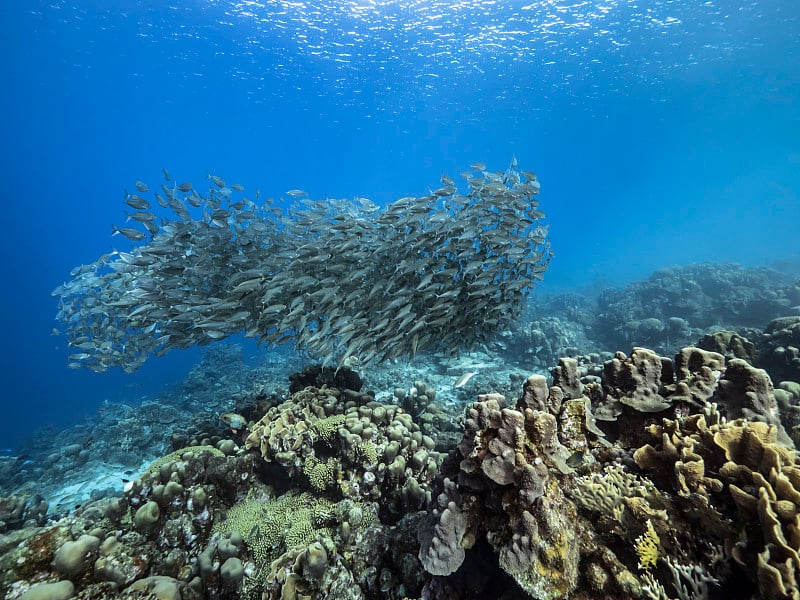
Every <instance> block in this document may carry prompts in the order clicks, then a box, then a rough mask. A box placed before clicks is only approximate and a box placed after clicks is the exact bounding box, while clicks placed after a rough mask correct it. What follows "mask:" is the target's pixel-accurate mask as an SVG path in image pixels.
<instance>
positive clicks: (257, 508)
mask: <svg viewBox="0 0 800 600" xmlns="http://www.w3.org/2000/svg"><path fill="white" fill-rule="evenodd" d="M331 506H332V503H331V502H330V501H328V500H325V499H322V498H316V497H314V496H313V495H311V494H309V493H302V494H298V493H296V492H288V493H286V494H284V495H283V496H279V497H277V498H271V499H268V500H245V501H243V502H239V503H238V504H235V505H234V506H232V507H231V508H230V509H229V510H228V513H227V516H226V519H225V521H224V522H221V523H218V524H217V525H215V527H214V530H213V533H215V534H217V533H219V534H225V533H230V532H233V531H235V532H237V533H238V534H239V535H241V536H242V539H243V540H244V541H245V543H246V544H247V547H248V548H249V549H250V551H251V553H252V554H253V558H254V559H255V562H256V564H257V565H259V566H261V567H263V566H268V565H269V563H271V562H272V561H273V560H275V559H276V558H278V556H280V555H281V554H282V553H283V552H285V551H286V550H287V549H288V548H291V547H292V546H296V545H302V544H308V543H310V542H311V541H312V540H313V539H314V538H315V537H316V536H317V535H320V534H325V535H330V531H329V529H327V528H326V527H324V525H326V524H327V523H328V521H329V515H331V514H332V510H331Z"/></svg>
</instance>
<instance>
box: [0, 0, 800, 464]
mask: <svg viewBox="0 0 800 600" xmlns="http://www.w3.org/2000/svg"><path fill="white" fill-rule="evenodd" d="M266 4H269V6H271V7H272V8H266V7H259V6H258V5H249V6H244V5H239V4H236V3H230V2H183V3H182V2H178V3H176V4H174V5H173V7H172V8H169V7H167V4H166V3H163V4H162V3H142V2H132V1H128V2H107V1H102V2H101V1H99V0H96V1H95V2H77V1H76V0H72V1H71V2H62V1H58V0H53V1H52V2H39V1H37V0H31V1H26V2H22V1H18V0H12V1H9V2H3V3H2V7H0V17H2V18H1V19H0V27H2V35H0V50H1V51H2V56H4V60H3V61H0V76H2V80H1V81H2V91H1V92H0V133H1V135H0V140H1V141H2V142H1V143H2V146H1V147H0V151H1V152H2V160H0V190H1V192H0V202H1V206H2V225H3V227H2V236H0V257H2V260H1V261H0V265H2V267H0V268H2V273H1V274H0V277H1V279H0V281H2V286H3V287H2V289H3V293H2V294H0V298H1V300H0V326H1V329H0V332H2V336H3V339H2V343H1V344H0V348H1V349H2V350H1V351H2V355H1V356H0V365H1V366H0V370H1V371H2V377H1V378H0V394H1V395H2V396H1V398H2V419H0V449H2V448H5V447H13V446H14V445H15V444H17V443H18V442H19V441H20V440H21V439H23V438H24V437H25V436H27V435H29V433H30V432H31V430H32V429H33V428H35V427H37V426H40V425H44V424H48V423H49V424H55V425H57V426H61V425H65V424H68V423H71V422H74V421H75V420H76V419H78V418H81V417H83V416H86V415H90V414H92V413H93V412H94V411H95V410H96V408H97V405H98V403H99V402H102V401H103V400H104V399H110V400H114V401H135V400H136V399H138V398H140V397H142V396H144V395H153V394H157V393H158V392H159V391H161V390H163V389H164V387H165V386H166V385H169V384H170V383H175V382H178V381H180V380H181V379H182V378H183V376H184V375H185V374H186V372H187V370H188V369H189V368H191V366H192V364H194V362H195V361H196V359H197V357H198V356H199V354H198V352H197V351H196V350H195V351H187V352H182V353H178V352H176V353H172V354H170V355H169V356H167V357H165V358H162V359H159V360H153V361H149V362H148V364H146V365H145V367H144V368H143V369H142V370H141V371H140V372H139V373H137V374H136V375H134V376H124V375H122V374H120V373H117V372H114V373H107V374H102V375H98V374H95V373H91V372H85V373H84V372H76V371H70V370H69V369H67V366H66V362H67V361H66V354H67V353H68V351H67V350H66V349H65V348H64V347H63V343H64V342H63V340H64V338H63V337H51V336H50V331H51V328H52V327H53V326H55V325H57V323H55V322H54V319H53V317H54V315H55V312H56V310H57V306H56V302H55V299H53V298H51V297H50V291H51V290H52V289H53V288H54V287H55V286H57V285H58V284H60V283H62V282H63V281H65V280H66V279H67V278H68V276H69V275H68V274H69V271H70V269H72V268H73V267H74V266H76V265H78V264H81V263H87V262H91V261H93V260H95V259H96V258H97V256H99V255H100V254H102V253H104V252H107V251H109V249H110V248H112V247H115V248H121V247H122V245H124V244H123V242H124V240H123V241H120V240H119V236H117V237H115V238H111V237H110V233H111V224H112V223H115V224H121V222H122V221H123V219H124V217H123V205H122V199H123V191H122V190H123V188H125V187H127V188H131V189H132V187H133V182H134V181H135V180H136V179H142V180H144V181H147V182H149V183H150V184H151V185H157V184H158V183H159V182H160V175H161V168H162V167H165V166H166V167H168V168H169V169H170V170H171V171H172V173H173V174H174V175H175V177H176V178H177V179H178V180H180V181H184V180H190V181H194V182H200V181H202V180H203V178H204V177H205V176H206V174H207V172H208V171H211V172H213V173H215V174H220V175H223V176H225V177H226V178H227V179H228V180H229V181H240V182H242V183H244V184H245V185H247V186H248V189H249V190H252V189H254V188H256V187H259V188H260V189H261V190H262V191H263V193H264V194H265V195H280V194H282V193H283V192H284V191H285V190H287V189H291V188H298V187H299V188H302V189H305V190H306V191H308V192H309V193H310V194H311V195H312V196H313V197H324V196H326V195H329V196H336V197H348V196H354V195H359V196H367V197H370V198H372V199H374V200H376V201H379V202H386V201H389V200H391V199H395V198H397V197H399V196H403V195H407V194H418V195H421V194H424V193H426V192H427V190H428V189H429V188H431V187H434V186H437V185H438V180H439V177H440V175H441V174H442V173H443V172H445V173H448V174H450V175H452V176H457V174H458V173H459V172H461V171H463V170H465V169H466V168H467V167H468V165H469V164H470V163H471V162H473V161H476V160H482V161H485V162H487V163H488V164H489V165H490V168H492V169H496V170H499V169H503V168H505V166H507V164H508V161H509V160H510V158H511V156H512V154H513V155H516V156H517V157H518V158H519V160H520V163H521V165H522V166H523V167H524V168H526V169H531V170H535V171H536V172H537V173H538V174H539V178H540V180H541V182H542V194H541V200H542V208H543V209H544V210H545V211H546V212H547V213H548V220H549V222H550V223H551V224H552V225H551V232H552V241H553V248H554V250H555V252H556V258H555V259H554V261H553V263H552V266H551V269H550V271H549V272H548V274H547V279H546V282H545V284H543V285H542V287H541V290H542V291H560V290H564V289H570V288H572V287H574V286H582V285H591V284H596V283H598V282H600V283H606V282H611V283H619V282H625V281H628V280H631V279H633V278H638V277H643V276H646V275H647V274H649V273H650V272H651V271H652V270H654V269H656V268H659V267H662V266H665V265H671V264H685V263H689V262H696V261H706V260H711V261H737V262H741V263H744V264H748V265H756V264H764V263H768V262H770V261H773V260H781V259H797V258H799V257H800V238H799V235H800V234H798V223H800V201H799V200H798V189H800V141H798V140H800V107H798V100H799V99H800V26H798V18H797V16H796V15H797V13H798V11H797V7H796V6H795V4H796V3H794V2H789V1H786V0H784V1H779V0H768V1H758V2H753V3H750V4H748V5H747V6H746V7H744V8H743V7H732V8H726V6H727V5H733V4H737V5H738V4H739V3H723V2H719V3H718V6H717V5H715V4H713V3H711V2H694V1H688V0H687V1H685V2H680V3H673V2H668V1H662V2H647V1H643V2H640V3H638V5H639V8H635V9H634V8H629V7H628V6H627V5H626V4H625V3H614V2H604V3H595V2H590V3H589V4H585V5H579V7H578V8H573V9H566V8H560V7H558V5H557V4H555V3H552V2H539V3H531V2H528V3H513V2H512V3H493V2H465V3H462V4H459V5H458V7H456V6H455V5H453V6H451V5H447V4H440V3H436V2H421V1H420V2H412V1H408V2H378V3H375V4H369V5H368V4H366V3H365V4H364V5H363V6H359V5H357V4H356V3H342V2H329V3H314V4H315V5H316V6H310V5H309V6H307V7H303V5H302V4H301V3H298V4H296V5H294V7H292V6H290V5H288V4H287V5H285V6H284V5H281V4H279V3H266ZM175 6H177V7H175ZM251 193H252V192H251ZM248 351H249V350H248Z"/></svg>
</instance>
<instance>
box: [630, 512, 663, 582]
mask: <svg viewBox="0 0 800 600" xmlns="http://www.w3.org/2000/svg"><path fill="white" fill-rule="evenodd" d="M660 547H661V539H660V538H659V537H658V533H656V529H655V527H653V523H652V522H651V521H650V519H647V529H645V532H644V533H643V534H642V535H640V536H639V537H638V538H636V543H635V548H636V554H638V555H639V568H640V569H645V570H649V569H652V568H653V567H655V566H656V562H658V555H659V549H660Z"/></svg>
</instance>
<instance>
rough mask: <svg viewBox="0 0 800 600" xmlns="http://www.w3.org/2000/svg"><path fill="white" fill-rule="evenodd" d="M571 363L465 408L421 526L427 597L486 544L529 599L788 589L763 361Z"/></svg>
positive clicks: (785, 458)
mask: <svg viewBox="0 0 800 600" xmlns="http://www.w3.org/2000/svg"><path fill="white" fill-rule="evenodd" d="M578 365H579V361H578V360H576V359H569V358H567V359H561V361H560V362H559V365H558V366H557V367H555V368H554V369H553V385H552V386H548V385H547V382H546V380H545V379H544V378H543V377H541V376H532V377H530V378H528V380H527V382H526V384H525V386H524V389H523V394H522V397H521V398H520V399H519V400H518V401H517V403H516V405H515V407H514V408H510V407H508V406H507V405H506V401H505V398H504V397H502V396H500V395H497V394H488V395H483V396H480V397H479V399H478V401H477V402H475V403H473V404H472V406H471V407H470V408H469V409H468V414H467V421H466V426H465V435H464V438H463V439H462V442H461V443H460V444H459V446H458V448H457V449H456V450H454V451H452V452H451V453H450V455H449V456H448V457H447V458H446V459H445V461H444V463H443V465H442V475H441V478H440V479H439V480H438V484H437V492H438V493H437V495H436V499H435V501H434V502H433V503H432V505H431V507H430V510H429V515H428V521H427V526H426V527H425V528H424V529H423V530H422V531H421V532H420V535H419V539H420V553H419V557H420V560H421V562H422V564H423V565H424V567H425V568H426V570H427V571H428V572H429V573H430V574H431V575H433V579H432V580H431V581H430V582H428V584H426V590H428V593H429V594H430V595H431V597H438V596H437V594H438V593H439V591H438V590H442V589H446V588H452V587H453V586H455V585H456V584H455V583H452V584H448V583H442V582H456V581H458V580H460V579H461V578H463V577H465V576H466V575H465V574H464V573H463V572H462V565H463V564H465V563H466V562H467V560H468V558H469V553H470V552H473V551H477V550H474V549H479V548H480V545H481V544H482V543H483V542H484V541H485V542H486V543H488V544H489V545H490V546H491V547H492V548H493V549H494V551H495V552H496V555H497V558H498V565H499V567H500V568H501V569H503V570H504V571H505V572H506V573H508V574H509V575H510V576H511V577H512V578H513V579H514V581H515V583H516V585H518V586H519V587H520V588H521V589H522V590H524V591H525V592H527V593H528V594H529V595H530V597H532V598H546V599H556V598H568V597H569V598H595V597H600V596H602V597H647V598H661V599H663V598H668V597H672V596H673V595H677V596H678V597H679V598H690V597H708V595H709V593H710V590H711V589H719V590H720V592H721V593H723V594H727V596H728V597H731V596H732V595H735V596H736V597H750V596H753V595H759V597H762V598H795V597H796V589H797V585H796V580H797V577H798V567H799V566H800V562H798V561H797V559H796V557H797V556H798V552H800V537H798V535H797V532H798V531H800V522H798V521H797V519H798V518H799V517H798V515H800V494H798V491H797V489H798V484H799V483H800V476H798V473H800V459H798V458H797V455H796V453H795V451H794V449H793V448H792V446H791V441H790V440H789V439H788V437H787V436H786V433H785V431H784V429H783V427H782V425H781V423H780V419H779V416H780V415H779V411H778V409H777V403H776V400H775V397H774V395H773V393H772V384H771V382H770V380H769V378H768V376H767V375H766V373H764V372H763V371H760V370H758V369H756V368H754V367H752V366H751V365H749V364H748V363H747V362H745V361H744V360H741V359H737V358H731V359H729V360H727V361H726V360H725V358H724V357H723V355H721V354H718V353H716V352H710V351H706V350H701V349H698V348H693V347H689V348H684V349H683V350H681V352H679V353H678V354H677V355H676V357H675V359H674V360H670V359H668V358H665V357H660V356H658V355H657V354H656V353H654V352H652V351H650V350H647V349H644V348H636V349H634V350H633V352H632V353H631V354H630V356H626V355H625V354H623V353H617V355H616V356H615V357H614V358H612V359H611V360H610V361H607V362H606V363H605V365H604V367H603V370H602V375H601V376H600V381H597V380H596V377H595V376H594V375H590V374H589V370H588V369H587V370H586V374H585V375H581V374H580V371H579V366H578ZM609 406H616V407H617V410H616V411H607V412H606V415H607V416H608V415H609V414H611V413H612V412H613V413H614V420H613V421H611V422H610V421H605V422H604V421H599V422H598V423H595V421H594V419H593V416H592V412H593V410H594V409H595V407H597V408H601V409H602V408H608V407H609ZM726 416H727V417H728V418H729V419H730V420H728V419H726ZM598 424H599V425H600V427H598ZM603 431H606V432H607V436H606V435H603ZM754 520H757V522H758V523H760V526H759V527H755V528H754V527H752V526H751V525H750V523H752V522H753V521H754ZM689 590H694V592H690V591H689ZM734 590H735V592H734ZM692 594H696V595H694V596H693V595H692ZM442 597H446V595H445V596H442Z"/></svg>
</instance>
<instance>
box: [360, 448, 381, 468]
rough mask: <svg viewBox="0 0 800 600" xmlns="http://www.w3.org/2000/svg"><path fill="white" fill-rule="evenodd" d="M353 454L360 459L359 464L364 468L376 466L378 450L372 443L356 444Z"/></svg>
mask: <svg viewBox="0 0 800 600" xmlns="http://www.w3.org/2000/svg"><path fill="white" fill-rule="evenodd" d="M355 452H356V456H358V457H359V458H360V459H361V462H362V464H363V465H364V466H365V467H367V466H371V465H374V464H377V462H378V449H377V448H376V447H375V444H374V443H372V442H361V443H360V444H356V447H355Z"/></svg>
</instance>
